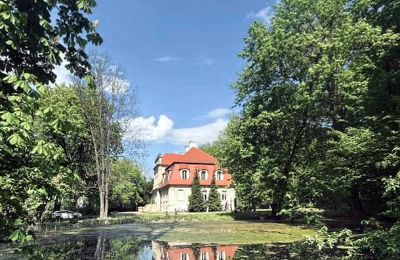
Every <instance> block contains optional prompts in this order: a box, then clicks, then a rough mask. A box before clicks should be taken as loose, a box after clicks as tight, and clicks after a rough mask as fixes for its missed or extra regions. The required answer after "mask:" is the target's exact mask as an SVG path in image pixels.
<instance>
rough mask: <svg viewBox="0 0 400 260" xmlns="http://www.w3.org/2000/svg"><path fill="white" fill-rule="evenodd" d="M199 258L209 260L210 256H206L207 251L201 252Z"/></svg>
mask: <svg viewBox="0 0 400 260" xmlns="http://www.w3.org/2000/svg"><path fill="white" fill-rule="evenodd" d="M200 259H201V260H209V259H210V258H209V257H208V252H201V254H200Z"/></svg>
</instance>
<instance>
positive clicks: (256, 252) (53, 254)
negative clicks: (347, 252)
mask: <svg viewBox="0 0 400 260" xmlns="http://www.w3.org/2000/svg"><path fill="white" fill-rule="evenodd" d="M266 258H268V259H288V258H290V252H289V251H288V250H287V247H286V246H283V245H281V246H279V245H235V244H231V245H225V244H222V245H218V244H188V243H177V242H165V241H145V240H139V239H136V238H134V237H130V238H129V237H123V238H114V237H108V236H104V235H98V236H84V237H76V238H68V239H67V240H63V239H59V240H58V241H57V242H55V241H51V242H50V241H49V243H45V242H44V241H42V242H41V245H40V246H38V245H37V246H32V247H27V248H25V249H24V250H23V253H21V254H19V255H16V254H11V253H10V254H0V259H143V260H147V259H150V260H152V259H154V260H174V259H177V260H198V259H199V260H214V259H215V260H228V259H266Z"/></svg>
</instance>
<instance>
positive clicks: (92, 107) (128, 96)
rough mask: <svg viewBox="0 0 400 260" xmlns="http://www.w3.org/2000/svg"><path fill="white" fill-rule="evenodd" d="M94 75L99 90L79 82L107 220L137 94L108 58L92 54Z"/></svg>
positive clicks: (102, 212)
mask: <svg viewBox="0 0 400 260" xmlns="http://www.w3.org/2000/svg"><path fill="white" fill-rule="evenodd" d="M91 74H92V75H93V84H94V85H95V86H96V88H94V89H93V88H91V87H90V84H89V83H90V82H88V81H87V80H79V79H78V80H77V81H76V85H77V90H78V96H79V98H80V101H81V106H82V109H83V113H84V117H85V123H86V125H87V127H88V129H89V133H90V139H91V141H92V147H93V150H92V154H91V155H92V158H93V161H94V162H95V164H94V169H93V171H94V174H95V175H96V177H97V187H98V191H99V203H100V218H106V217H107V216H108V203H109V191H110V175H111V170H112V164H113V162H114V161H115V160H116V159H117V157H118V156H119V155H121V154H122V152H123V149H122V138H123V136H124V134H127V131H128V130H130V129H128V127H129V122H130V120H133V118H134V117H135V97H134V94H135V93H134V92H133V88H132V87H130V85H129V83H128V82H127V81H126V77H125V75H124V73H123V71H122V70H121V69H120V68H119V67H118V66H116V65H115V64H113V63H112V62H111V61H110V59H109V58H107V57H105V56H101V55H98V54H93V55H92V57H91ZM131 131H134V130H131ZM129 134H130V135H129V140H125V141H126V142H127V143H131V144H133V147H135V144H137V143H138V139H136V138H135V134H134V133H133V132H130V133H129ZM125 147H127V146H125Z"/></svg>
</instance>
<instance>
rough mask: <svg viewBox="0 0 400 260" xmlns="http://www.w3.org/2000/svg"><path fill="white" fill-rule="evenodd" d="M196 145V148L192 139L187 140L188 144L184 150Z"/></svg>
mask: <svg viewBox="0 0 400 260" xmlns="http://www.w3.org/2000/svg"><path fill="white" fill-rule="evenodd" d="M193 147H196V148H197V144H196V143H195V142H193V141H189V143H188V145H186V146H185V150H186V152H187V151H189V150H190V148H193Z"/></svg>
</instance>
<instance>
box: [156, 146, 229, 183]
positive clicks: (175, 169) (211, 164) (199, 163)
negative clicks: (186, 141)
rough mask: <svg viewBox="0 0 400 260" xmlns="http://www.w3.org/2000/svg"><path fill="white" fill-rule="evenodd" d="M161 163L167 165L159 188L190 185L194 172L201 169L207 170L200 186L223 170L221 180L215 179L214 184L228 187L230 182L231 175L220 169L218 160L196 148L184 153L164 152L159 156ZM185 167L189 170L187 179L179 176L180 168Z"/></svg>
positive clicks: (209, 181)
mask: <svg viewBox="0 0 400 260" xmlns="http://www.w3.org/2000/svg"><path fill="white" fill-rule="evenodd" d="M161 158H162V159H161V165H163V166H167V167H166V169H165V172H164V173H163V174H164V175H165V177H164V178H165V179H164V181H163V183H162V184H161V186H160V187H159V188H163V187H166V186H171V185H172V186H191V185H192V183H193V178H194V176H195V174H196V173H198V172H199V171H201V170H206V171H207V172H208V178H207V179H206V180H200V185H201V186H210V185H211V180H212V177H213V175H214V174H215V172H216V171H219V170H222V171H223V173H224V174H223V180H216V181H215V184H216V185H217V186H218V187H230V186H231V184H232V176H231V175H230V174H229V172H228V171H227V170H225V169H221V167H220V166H219V162H218V160H217V159H216V158H215V157H213V156H211V155H209V154H207V153H206V152H203V151H202V150H200V149H198V148H195V147H193V148H191V149H190V150H189V151H187V152H186V153H184V154H164V155H163V156H162V157H161ZM183 169H186V170H188V171H189V176H188V179H186V180H185V179H182V178H181V174H180V172H181V170H183Z"/></svg>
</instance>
